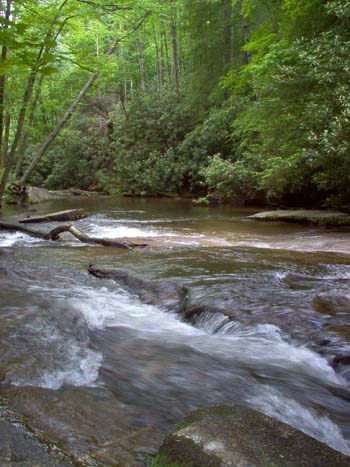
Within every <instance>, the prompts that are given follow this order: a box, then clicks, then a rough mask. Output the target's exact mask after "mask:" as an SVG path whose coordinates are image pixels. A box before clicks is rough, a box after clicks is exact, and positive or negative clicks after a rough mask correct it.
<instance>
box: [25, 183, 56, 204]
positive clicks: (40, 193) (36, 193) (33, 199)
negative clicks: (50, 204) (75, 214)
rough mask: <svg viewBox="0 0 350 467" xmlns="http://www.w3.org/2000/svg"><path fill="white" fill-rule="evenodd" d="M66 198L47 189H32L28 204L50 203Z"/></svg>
mask: <svg viewBox="0 0 350 467" xmlns="http://www.w3.org/2000/svg"><path fill="white" fill-rule="evenodd" d="M60 198H64V196H62V195H59V194H57V193H55V192H51V191H49V190H45V188H37V187H34V186H32V187H30V188H29V189H28V202H29V203H33V204H34V203H41V202H42V201H50V200H52V199H60Z"/></svg>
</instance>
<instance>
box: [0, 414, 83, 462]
mask: <svg viewBox="0 0 350 467" xmlns="http://www.w3.org/2000/svg"><path fill="white" fill-rule="evenodd" d="M54 451H55V447H54V446H50V447H49V446H47V445H45V444H43V443H41V442H39V441H38V440H36V439H35V437H34V436H33V435H32V433H30V432H28V430H26V428H25V427H24V425H22V424H21V422H20V421H19V420H18V419H17V418H16V417H15V416H14V414H13V413H10V412H9V410H7V409H4V408H3V407H0V465H1V467H43V466H45V467H73V465H74V464H72V463H71V462H70V461H69V460H67V458H65V457H66V456H64V455H63V453H58V451H57V449H56V453H57V456H56V455H55V454H54ZM58 454H59V455H58Z"/></svg>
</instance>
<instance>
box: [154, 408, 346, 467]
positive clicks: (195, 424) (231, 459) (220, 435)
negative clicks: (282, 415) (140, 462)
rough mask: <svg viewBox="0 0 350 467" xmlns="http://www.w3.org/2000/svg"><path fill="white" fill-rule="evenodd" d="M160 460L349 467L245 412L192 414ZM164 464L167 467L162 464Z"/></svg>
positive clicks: (194, 465)
mask: <svg viewBox="0 0 350 467" xmlns="http://www.w3.org/2000/svg"><path fill="white" fill-rule="evenodd" d="M160 458H162V459H166V462H167V463H168V465H172V466H173V465H174V466H175V465H176V466H179V467H183V466H186V467H316V466H317V467H330V466H332V467H349V465H350V458H349V457H347V456H345V455H343V454H341V453H339V452H336V451H334V450H333V449H331V448H330V447H329V446H327V445H325V444H323V443H321V442H319V441H317V440H315V439H313V438H311V437H310V436H308V435H306V434H304V433H302V432H300V431H297V430H295V429H294V428H291V427H290V426H288V425H286V424H285V423H282V422H279V421H277V420H274V419H272V418H271V417H268V416H267V415H263V414H261V413H259V412H256V411H254V410H250V409H247V408H244V407H232V408H231V407H214V408H209V409H200V410H197V411H195V412H193V413H192V415H190V416H189V417H188V418H187V419H185V421H184V422H183V423H182V424H181V425H178V426H177V427H176V428H175V430H174V431H173V432H172V433H171V434H170V435H169V436H168V437H167V438H166V439H165V441H164V442H163V444H162V446H161V448H160ZM164 465H167V464H166V463H165V464H164Z"/></svg>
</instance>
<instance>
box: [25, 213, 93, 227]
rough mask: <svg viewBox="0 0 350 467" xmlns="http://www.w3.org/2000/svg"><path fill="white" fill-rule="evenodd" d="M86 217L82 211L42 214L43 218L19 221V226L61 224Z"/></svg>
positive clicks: (28, 217)
mask: <svg viewBox="0 0 350 467" xmlns="http://www.w3.org/2000/svg"><path fill="white" fill-rule="evenodd" d="M85 217H87V214H86V213H85V211H84V209H69V210H68V211H59V212H53V213H51V214H44V215H43V216H33V217H31V216H27V217H26V218H25V219H20V220H19V221H18V222H19V223H20V224H34V223H36V224H37V223H39V222H62V221H76V220H78V219H84V218H85Z"/></svg>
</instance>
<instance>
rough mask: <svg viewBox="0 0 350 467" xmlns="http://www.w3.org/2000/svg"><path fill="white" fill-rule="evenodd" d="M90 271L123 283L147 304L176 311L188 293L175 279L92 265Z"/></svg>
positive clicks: (97, 275) (179, 308)
mask: <svg viewBox="0 0 350 467" xmlns="http://www.w3.org/2000/svg"><path fill="white" fill-rule="evenodd" d="M89 273H90V274H92V275H94V276H96V277H99V278H105V279H113V280H115V281H116V282H119V283H121V284H122V285H124V286H125V287H126V288H127V289H128V290H129V291H130V292H132V293H134V294H136V295H137V296H138V297H139V298H140V299H141V300H142V301H143V302H144V303H146V304H149V305H157V306H161V307H163V308H166V309H168V310H173V311H176V312H179V311H180V310H181V309H182V307H183V305H184V303H185V301H186V298H187V294H188V289H187V288H186V287H184V286H181V285H179V284H177V283H176V282H175V281H171V280H151V279H144V278H143V277H140V276H138V275H137V274H133V273H129V272H128V271H126V270H124V269H104V268H100V267H98V266H94V265H90V266H89Z"/></svg>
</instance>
